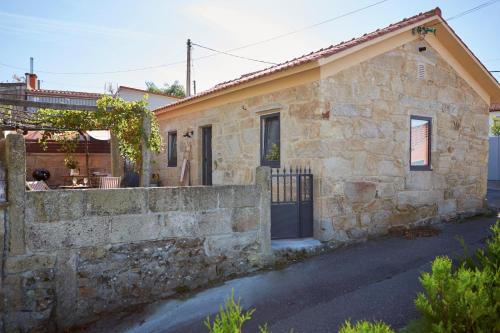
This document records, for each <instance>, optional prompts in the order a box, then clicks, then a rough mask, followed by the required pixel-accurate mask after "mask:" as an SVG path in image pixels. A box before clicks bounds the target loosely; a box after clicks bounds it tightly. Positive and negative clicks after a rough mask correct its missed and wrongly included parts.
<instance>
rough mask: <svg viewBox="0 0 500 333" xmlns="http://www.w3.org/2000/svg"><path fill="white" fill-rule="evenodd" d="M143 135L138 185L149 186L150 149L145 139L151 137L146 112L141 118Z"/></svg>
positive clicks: (149, 117)
mask: <svg viewBox="0 0 500 333" xmlns="http://www.w3.org/2000/svg"><path fill="white" fill-rule="evenodd" d="M142 130H143V137H142V142H141V150H142V160H141V163H142V164H141V176H140V186H141V187H149V184H150V183H151V150H149V148H148V145H147V141H148V140H149V138H150V137H151V116H150V115H149V113H147V114H146V115H145V116H144V118H143V120H142Z"/></svg>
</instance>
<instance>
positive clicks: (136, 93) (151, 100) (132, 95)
mask: <svg viewBox="0 0 500 333" xmlns="http://www.w3.org/2000/svg"><path fill="white" fill-rule="evenodd" d="M145 95H147V96H148V109H149V110H154V109H157V108H160V107H163V106H166V105H169V104H172V103H174V102H177V101H178V100H179V99H180V97H176V96H172V95H168V94H162V93H154V92H149V91H147V90H142V89H137V88H132V87H126V86H120V87H118V90H117V92H116V96H118V97H121V98H122V99H124V100H126V101H129V102H133V101H139V100H141V99H142V98H143V97H144V96H145Z"/></svg>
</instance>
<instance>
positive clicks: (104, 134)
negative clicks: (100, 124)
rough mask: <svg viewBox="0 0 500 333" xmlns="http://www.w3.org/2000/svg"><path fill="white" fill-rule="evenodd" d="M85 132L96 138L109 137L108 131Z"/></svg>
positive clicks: (106, 138)
mask: <svg viewBox="0 0 500 333" xmlns="http://www.w3.org/2000/svg"><path fill="white" fill-rule="evenodd" d="M87 134H88V135H90V136H91V137H92V138H94V139H96V140H103V141H107V140H109V139H110V138H111V134H110V133H109V131H87Z"/></svg>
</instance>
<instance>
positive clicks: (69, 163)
mask: <svg viewBox="0 0 500 333" xmlns="http://www.w3.org/2000/svg"><path fill="white" fill-rule="evenodd" d="M64 165H65V166H66V168H68V169H69V175H70V176H78V175H79V174H80V169H78V161H77V160H75V159H74V158H73V157H72V156H68V157H65V158H64Z"/></svg>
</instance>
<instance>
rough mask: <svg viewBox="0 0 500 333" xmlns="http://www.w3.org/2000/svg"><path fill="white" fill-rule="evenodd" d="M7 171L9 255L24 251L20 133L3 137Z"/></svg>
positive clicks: (23, 154)
mask: <svg viewBox="0 0 500 333" xmlns="http://www.w3.org/2000/svg"><path fill="white" fill-rule="evenodd" d="M5 169H6V173H7V201H8V202H9V207H8V209H7V219H6V223H7V237H6V238H7V239H6V240H7V244H6V245H7V251H8V254H9V255H20V254H24V253H25V252H26V245H25V239H24V205H25V191H26V146H25V143H24V137H23V135H22V134H9V135H7V138H6V139H5Z"/></svg>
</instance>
